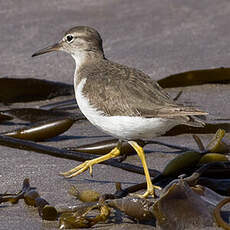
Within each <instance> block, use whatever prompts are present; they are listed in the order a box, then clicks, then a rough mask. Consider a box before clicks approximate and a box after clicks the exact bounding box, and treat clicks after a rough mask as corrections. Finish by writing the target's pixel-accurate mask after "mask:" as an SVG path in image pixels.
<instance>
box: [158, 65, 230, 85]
mask: <svg viewBox="0 0 230 230" xmlns="http://www.w3.org/2000/svg"><path fill="white" fill-rule="evenodd" d="M158 83H159V84H160V86H161V87H163V88H174V87H184V86H191V85H202V84H208V83H222V84H223V83H225V84H229V83H230V68H223V67H222V68H216V69H204V70H192V71H188V72H184V73H178V74H173V75H170V76H168V77H165V78H163V79H161V80H159V81H158Z"/></svg>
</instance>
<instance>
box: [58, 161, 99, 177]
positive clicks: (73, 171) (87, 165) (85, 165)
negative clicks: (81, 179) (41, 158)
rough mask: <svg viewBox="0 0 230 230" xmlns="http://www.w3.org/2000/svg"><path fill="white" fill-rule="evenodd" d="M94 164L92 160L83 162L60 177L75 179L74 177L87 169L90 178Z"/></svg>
mask: <svg viewBox="0 0 230 230" xmlns="http://www.w3.org/2000/svg"><path fill="white" fill-rule="evenodd" d="M94 164H95V163H94V162H92V160H89V161H85V162H84V163H82V164H80V165H78V166H77V167H75V168H73V169H71V170H69V171H67V172H64V173H61V175H62V176H64V177H66V178H72V177H75V176H77V175H79V174H81V173H83V172H84V171H86V170H87V169H89V173H90V175H91V176H92V175H93V165H94Z"/></svg>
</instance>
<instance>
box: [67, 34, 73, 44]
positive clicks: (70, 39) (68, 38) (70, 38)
mask: <svg viewBox="0 0 230 230" xmlns="http://www.w3.org/2000/svg"><path fill="white" fill-rule="evenodd" d="M73 39H74V37H73V36H72V35H70V34H69V35H67V36H66V41H67V42H68V43H71V42H72V41H73Z"/></svg>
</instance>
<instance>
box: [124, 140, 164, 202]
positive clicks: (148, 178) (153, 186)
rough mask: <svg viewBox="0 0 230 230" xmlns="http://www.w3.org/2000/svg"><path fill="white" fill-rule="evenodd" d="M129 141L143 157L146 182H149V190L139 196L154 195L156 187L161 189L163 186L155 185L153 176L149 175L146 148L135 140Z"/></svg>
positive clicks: (140, 156) (141, 157)
mask: <svg viewBox="0 0 230 230" xmlns="http://www.w3.org/2000/svg"><path fill="white" fill-rule="evenodd" d="M128 143H129V144H130V145H131V146H132V147H133V148H134V149H135V151H136V152H137V154H138V156H139V158H140V159H141V162H142V165H143V168H144V172H145V178H146V182H147V191H146V192H145V193H144V194H143V195H138V197H140V198H146V197H148V196H149V195H152V196H153V197H154V195H155V194H154V189H155V188H156V189H161V187H159V186H155V185H153V184H152V181H151V178H150V175H149V170H148V166H147V163H146V160H145V153H144V150H143V148H142V147H141V146H139V145H138V144H137V142H135V141H129V142H128Z"/></svg>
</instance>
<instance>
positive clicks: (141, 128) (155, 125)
mask: <svg viewBox="0 0 230 230" xmlns="http://www.w3.org/2000/svg"><path fill="white" fill-rule="evenodd" d="M85 82H86V79H83V80H81V82H80V83H79V84H78V86H76V85H75V84H74V86H75V96H76V100H77V103H78V106H79V108H80V110H81V111H82V113H83V114H84V115H85V116H86V118H87V119H88V120H89V121H90V122H91V123H92V124H93V125H95V126H96V127H98V128H99V129H101V130H102V131H104V132H105V133H108V134H110V135H112V136H115V137H117V138H120V139H129V140H130V139H144V138H152V137H155V136H160V135H162V134H164V133H165V132H167V131H168V130H169V129H171V128H172V127H174V126H175V125H176V124H175V121H174V122H173V120H168V119H162V118H142V117H128V116H105V115H103V112H101V111H98V110H97V109H95V108H94V107H93V106H92V105H90V104H89V101H88V100H87V98H86V97H84V95H83V94H82V89H83V87H84V84H85Z"/></svg>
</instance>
